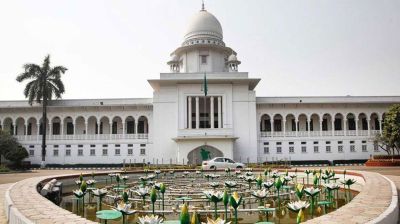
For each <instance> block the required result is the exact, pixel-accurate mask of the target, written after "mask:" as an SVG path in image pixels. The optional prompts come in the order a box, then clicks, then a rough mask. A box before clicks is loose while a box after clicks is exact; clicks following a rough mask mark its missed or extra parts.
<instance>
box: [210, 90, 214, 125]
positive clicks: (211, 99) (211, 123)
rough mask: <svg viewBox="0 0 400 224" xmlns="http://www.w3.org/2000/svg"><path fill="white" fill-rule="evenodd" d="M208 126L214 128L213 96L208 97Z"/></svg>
mask: <svg viewBox="0 0 400 224" xmlns="http://www.w3.org/2000/svg"><path fill="white" fill-rule="evenodd" d="M210 114H211V116H210V127H211V128H214V97H213V96H212V97H210Z"/></svg>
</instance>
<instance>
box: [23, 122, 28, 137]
mask: <svg viewBox="0 0 400 224" xmlns="http://www.w3.org/2000/svg"><path fill="white" fill-rule="evenodd" d="M24 135H28V123H25V133H24Z"/></svg>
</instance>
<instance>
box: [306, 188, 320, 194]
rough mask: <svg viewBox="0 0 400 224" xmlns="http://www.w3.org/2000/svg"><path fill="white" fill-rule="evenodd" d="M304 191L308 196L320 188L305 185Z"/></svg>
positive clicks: (316, 192) (317, 191)
mask: <svg viewBox="0 0 400 224" xmlns="http://www.w3.org/2000/svg"><path fill="white" fill-rule="evenodd" d="M304 192H306V194H308V195H309V196H315V195H317V194H318V193H319V192H320V189H319V188H313V187H307V188H306V189H304Z"/></svg>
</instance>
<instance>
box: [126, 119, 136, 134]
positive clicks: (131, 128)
mask: <svg viewBox="0 0 400 224" xmlns="http://www.w3.org/2000/svg"><path fill="white" fill-rule="evenodd" d="M126 133H127V134H133V133H135V122H134V121H127V122H126Z"/></svg>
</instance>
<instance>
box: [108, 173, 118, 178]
mask: <svg viewBox="0 0 400 224" xmlns="http://www.w3.org/2000/svg"><path fill="white" fill-rule="evenodd" d="M116 175H117V174H116V173H109V174H108V176H110V177H115V176H116Z"/></svg>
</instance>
